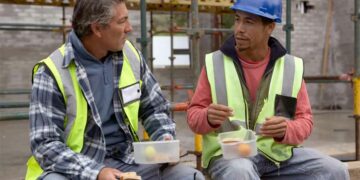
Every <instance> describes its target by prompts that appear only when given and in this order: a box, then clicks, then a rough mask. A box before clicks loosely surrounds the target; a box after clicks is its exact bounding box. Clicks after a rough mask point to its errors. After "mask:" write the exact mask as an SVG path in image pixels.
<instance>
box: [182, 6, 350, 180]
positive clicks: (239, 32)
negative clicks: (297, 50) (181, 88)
mask: <svg viewBox="0 0 360 180" xmlns="http://www.w3.org/2000/svg"><path fill="white" fill-rule="evenodd" d="M231 9H232V10H234V12H235V22H234V35H233V36H231V37H230V38H229V39H227V40H226V41H225V43H224V44H223V45H222V47H221V48H220V50H218V51H215V52H212V53H210V54H207V55H206V59H205V67H204V68H203V69H202V71H201V74H200V77H199V80H198V84H197V88H196V91H195V94H194V96H193V98H192V100H191V103H190V106H189V109H188V111H187V121H188V124H189V127H190V128H191V129H192V130H193V131H194V132H196V133H199V134H202V135H203V146H204V147H203V153H202V166H203V168H205V170H206V171H207V172H208V174H209V175H210V176H211V178H212V179H216V180H222V179H231V180H232V179H241V180H244V179H251V180H254V179H260V178H261V179H306V180H308V179H321V180H339V179H341V180H347V179H349V173H348V171H347V169H346V167H345V166H344V165H343V164H342V163H341V162H340V161H338V160H336V159H334V158H331V157H329V156H326V155H323V154H321V153H319V152H317V151H315V150H312V149H309V148H303V147H300V145H301V144H302V143H303V141H304V140H305V139H307V138H308V137H309V136H310V134H311V131H312V128H313V120H312V112H311V106H310V102H309V98H308V93H307V89H306V85H305V82H304V80H303V72H304V70H303V62H302V59H301V58H298V57H295V56H292V55H290V54H287V51H286V49H285V48H284V47H283V46H282V45H281V44H280V43H279V41H277V40H276V39H275V38H274V37H271V34H272V32H273V30H274V29H275V26H276V23H281V16H282V1H281V0H237V1H236V2H235V3H234V5H233V6H232V7H231ZM249 130H251V131H254V133H256V147H257V148H255V145H254V148H251V147H250V148H249V149H248V150H246V148H244V146H240V145H239V146H238V147H236V145H237V144H236V143H234V141H235V140H236V139H244V138H247V137H249V136H248V132H249ZM251 131H250V132H251ZM224 132H225V133H227V132H232V133H235V134H237V135H236V136H235V137H230V138H231V139H230V140H231V141H232V144H231V145H232V146H233V151H232V152H233V153H234V152H236V151H238V152H239V154H237V153H235V155H234V154H232V155H230V156H229V155H228V154H227V153H229V152H227V151H222V148H221V143H224V142H223V141H221V142H219V141H220V139H221V136H218V135H219V134H220V133H224ZM228 134H229V133H227V135H228ZM221 135H224V134H221ZM234 138H235V139H234ZM230 140H229V141H230ZM228 146H229V145H228ZM244 149H245V150H244ZM244 152H247V153H244Z"/></svg>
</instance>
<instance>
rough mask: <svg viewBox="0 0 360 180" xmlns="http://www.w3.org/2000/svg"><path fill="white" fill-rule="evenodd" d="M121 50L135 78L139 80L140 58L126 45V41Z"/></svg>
mask: <svg viewBox="0 0 360 180" xmlns="http://www.w3.org/2000/svg"><path fill="white" fill-rule="evenodd" d="M123 51H124V53H125V55H126V57H127V58H128V60H129V63H130V66H131V70H132V72H133V73H134V76H135V79H136V80H137V81H139V80H140V60H139V59H138V58H137V56H136V54H134V51H133V50H132V49H131V47H130V46H129V45H128V43H125V45H124V50H123Z"/></svg>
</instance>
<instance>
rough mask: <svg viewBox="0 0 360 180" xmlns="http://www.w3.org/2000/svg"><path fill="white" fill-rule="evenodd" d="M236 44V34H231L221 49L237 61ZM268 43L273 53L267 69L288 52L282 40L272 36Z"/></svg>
mask: <svg viewBox="0 0 360 180" xmlns="http://www.w3.org/2000/svg"><path fill="white" fill-rule="evenodd" d="M235 44H236V42H235V37H234V35H231V36H230V37H229V38H228V39H227V40H226V41H225V43H224V44H223V45H222V46H221V48H220V51H221V52H222V53H224V54H225V55H226V56H229V57H231V58H232V59H233V60H234V61H236V62H237V61H238V57H237V54H236V50H235ZM268 45H269V47H270V50H271V54H270V61H269V64H268V65H267V67H266V71H268V70H269V69H271V68H272V67H273V66H274V64H275V62H276V60H277V59H279V58H280V57H283V56H284V55H285V54H286V53H287V51H286V49H285V48H284V47H283V46H282V45H281V44H280V42H279V41H278V40H277V39H275V38H273V37H270V39H269V42H268ZM239 64H240V63H239ZM266 71H265V72H266Z"/></svg>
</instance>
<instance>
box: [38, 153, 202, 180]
mask: <svg viewBox="0 0 360 180" xmlns="http://www.w3.org/2000/svg"><path fill="white" fill-rule="evenodd" d="M104 164H105V166H106V167H111V168H115V169H118V170H119V171H122V172H130V171H134V172H136V173H137V174H138V175H139V176H141V179H143V180H168V179H171V180H205V178H204V176H203V174H202V173H201V172H200V171H198V170H196V169H194V168H191V167H188V166H185V165H183V164H176V165H168V166H164V165H161V164H151V165H150V164H125V163H123V162H121V161H119V160H115V159H112V158H107V159H105V162H104ZM44 180H67V178H65V177H64V176H62V175H60V174H58V173H49V174H48V175H46V176H45V177H44Z"/></svg>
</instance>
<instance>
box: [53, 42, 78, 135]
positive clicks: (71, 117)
mask: <svg viewBox="0 0 360 180" xmlns="http://www.w3.org/2000/svg"><path fill="white" fill-rule="evenodd" d="M50 59H51V60H52V61H53V63H54V64H55V66H56V69H57V70H58V71H59V74H60V77H61V79H62V83H63V85H64V91H65V92H64V93H65V95H66V97H67V103H66V116H67V124H66V127H65V140H67V138H68V136H69V134H70V130H71V128H72V126H73V124H74V121H75V118H76V109H77V108H76V95H75V90H74V86H73V84H72V79H71V76H70V72H69V70H68V69H66V68H63V67H62V66H63V59H64V56H62V54H61V52H60V50H59V49H58V50H56V51H55V52H53V53H52V54H51V55H50Z"/></svg>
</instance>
